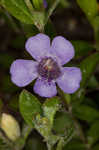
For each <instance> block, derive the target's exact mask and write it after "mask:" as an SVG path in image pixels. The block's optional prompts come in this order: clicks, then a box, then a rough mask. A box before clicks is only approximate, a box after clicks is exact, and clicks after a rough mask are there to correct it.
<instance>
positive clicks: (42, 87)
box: [34, 79, 57, 97]
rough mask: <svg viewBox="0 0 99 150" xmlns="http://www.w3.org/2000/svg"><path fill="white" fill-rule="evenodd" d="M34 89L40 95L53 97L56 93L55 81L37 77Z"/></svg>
mask: <svg viewBox="0 0 99 150" xmlns="http://www.w3.org/2000/svg"><path fill="white" fill-rule="evenodd" d="M34 91H35V93H37V94H38V95H40V96H42V97H53V96H55V95H56V94H57V90H56V85H55V83H54V82H48V81H46V80H43V79H37V81H36V83H35V85H34Z"/></svg>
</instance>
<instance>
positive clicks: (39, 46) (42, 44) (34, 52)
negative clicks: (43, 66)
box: [25, 33, 50, 60]
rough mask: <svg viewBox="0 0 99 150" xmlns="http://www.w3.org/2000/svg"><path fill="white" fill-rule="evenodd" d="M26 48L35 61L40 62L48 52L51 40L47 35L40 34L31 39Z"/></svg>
mask: <svg viewBox="0 0 99 150" xmlns="http://www.w3.org/2000/svg"><path fill="white" fill-rule="evenodd" d="M25 47H26V50H27V51H28V52H29V53H30V55H31V56H32V57H33V58H34V59H36V60H39V59H41V58H42V57H43V56H45V54H46V53H47V52H48V49H49V47H50V38H49V37H48V36H47V35H45V34H42V33H39V34H37V35H36V36H33V37H30V38H29V39H28V40H27V42H26V45H25Z"/></svg>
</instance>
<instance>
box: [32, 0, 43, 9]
mask: <svg viewBox="0 0 99 150" xmlns="http://www.w3.org/2000/svg"><path fill="white" fill-rule="evenodd" d="M32 1H33V4H34V6H35V8H36V9H38V10H40V8H41V7H42V6H43V0H32Z"/></svg>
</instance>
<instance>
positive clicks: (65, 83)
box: [56, 67, 82, 93]
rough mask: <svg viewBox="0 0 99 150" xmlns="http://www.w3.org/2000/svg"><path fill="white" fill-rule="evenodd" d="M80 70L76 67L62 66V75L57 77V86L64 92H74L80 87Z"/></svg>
mask: <svg viewBox="0 0 99 150" xmlns="http://www.w3.org/2000/svg"><path fill="white" fill-rule="evenodd" d="M81 78H82V76H81V71H80V69H79V68H76V67H64V68H63V75H62V76H61V77H59V78H58V79H57V81H56V82H57V83H58V86H59V87H60V88H61V89H62V90H63V91H64V92H65V93H74V92H75V91H76V90H77V89H78V88H79V87H80V81H81Z"/></svg>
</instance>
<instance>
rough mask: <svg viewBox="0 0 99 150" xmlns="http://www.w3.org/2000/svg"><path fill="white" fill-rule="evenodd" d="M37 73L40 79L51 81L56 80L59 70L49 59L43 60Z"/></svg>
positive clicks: (54, 62)
mask: <svg viewBox="0 0 99 150" xmlns="http://www.w3.org/2000/svg"><path fill="white" fill-rule="evenodd" d="M38 73H39V75H40V76H41V77H43V78H45V79H47V80H48V81H51V80H53V79H57V78H58V77H59V76H60V74H61V71H60V68H59V66H58V64H57V63H56V61H54V60H53V59H52V58H51V57H47V58H43V59H42V60H41V61H40V63H39V65H38Z"/></svg>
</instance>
